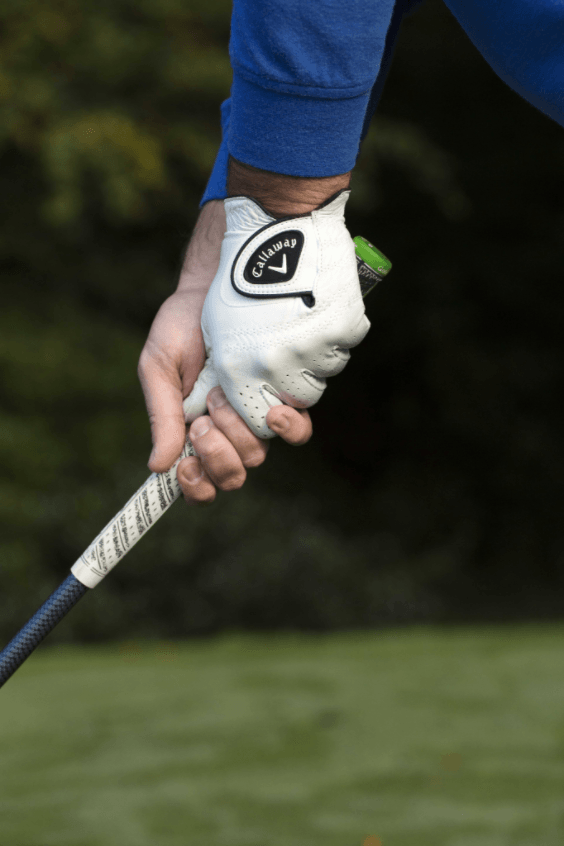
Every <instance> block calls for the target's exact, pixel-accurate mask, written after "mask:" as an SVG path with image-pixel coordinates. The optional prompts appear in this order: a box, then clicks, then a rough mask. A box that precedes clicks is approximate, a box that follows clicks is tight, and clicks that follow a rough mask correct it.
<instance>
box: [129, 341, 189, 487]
mask: <svg viewBox="0 0 564 846" xmlns="http://www.w3.org/2000/svg"><path fill="white" fill-rule="evenodd" d="M138 375H139V381H140V382H141V388H142V389H143V395H144V397H145V405H146V406H147V412H148V414H149V422H150V424H151V438H152V441H153V450H152V452H151V455H150V457H149V462H148V466H149V470H151V471H152V472H153V473H163V472H164V471H165V470H168V469H169V468H170V467H172V465H173V464H174V462H175V461H176V459H177V458H178V456H179V455H180V453H181V452H182V448H183V446H184V442H185V438H186V424H185V422H184V412H183V411H182V384H181V380H180V375H179V373H178V370H177V368H176V367H175V366H174V364H173V363H172V362H168V361H166V360H165V359H160V360H159V359H157V358H155V357H154V356H153V355H151V353H149V352H147V351H146V350H145V349H144V350H143V352H142V353H141V357H140V359H139V367H138Z"/></svg>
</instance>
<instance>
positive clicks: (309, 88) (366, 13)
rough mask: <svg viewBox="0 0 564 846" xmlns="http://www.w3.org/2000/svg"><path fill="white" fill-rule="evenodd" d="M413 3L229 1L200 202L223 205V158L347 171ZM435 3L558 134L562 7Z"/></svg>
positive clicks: (563, 60)
mask: <svg viewBox="0 0 564 846" xmlns="http://www.w3.org/2000/svg"><path fill="white" fill-rule="evenodd" d="M419 2H420V0H395V2H394V0H347V2H345V0H315V2H305V1H304V0H234V4H233V18H232V32H231V42H230V56H231V64H232V67H233V85H232V89H231V99H230V101H229V100H228V101H226V103H224V105H223V107H222V125H223V141H222V145H221V148H220V151H219V154H218V157H217V160H216V164H215V166H214V169H213V172H212V176H211V178H210V181H209V183H208V186H207V188H206V192H205V194H204V197H203V199H202V203H204V202H207V200H210V199H223V198H224V197H225V196H226V195H227V190H226V184H227V162H228V157H229V154H231V155H232V156H234V158H236V159H239V160H240V161H243V162H245V163H246V164H250V165H253V166H254V167H258V168H262V169H263V170H270V171H274V172H275V173H284V174H288V175H291V176H310V177H311V176H313V177H316V176H333V175H335V174H338V173H345V172H347V171H349V170H351V169H352V168H353V167H354V165H355V162H356V158H357V156H358V152H359V147H360V142H361V139H362V138H364V136H365V134H366V132H367V131H368V125H369V122H370V119H371V117H372V115H373V113H374V110H375V109H376V106H377V103H378V100H379V98H380V95H381V92H382V88H383V85H384V82H385V79H386V75H387V72H388V69H389V65H390V63H391V58H392V54H393V50H394V46H395V43H396V40H397V36H398V32H399V28H400V24H401V20H402V18H403V16H404V15H406V14H407V13H408V12H409V11H411V9H412V8H413V7H414V6H416V5H418V4H419ZM445 2H446V5H447V6H448V7H449V8H450V10H451V11H452V13H453V14H454V15H455V17H456V18H457V19H458V21H459V23H460V24H461V25H462V27H463V29H464V30H465V32H466V33H467V34H468V36H469V37H470V39H471V40H472V41H473V43H474V44H475V45H476V47H477V48H478V49H479V50H480V52H481V53H482V55H483V56H484V57H485V59H486V60H487V61H488V62H489V64H490V65H491V66H492V68H493V69H494V70H495V71H496V73H497V74H498V76H500V77H501V78H502V79H503V80H504V81H505V82H507V83H508V84H509V85H510V86H511V87H512V88H513V89H514V90H515V91H517V92H518V93H519V94H521V96H523V97H524V98H525V99H527V100H528V101H529V102H530V103H532V104H533V105H534V106H536V107H537V108H538V109H539V110H540V111H542V112H544V113H545V114H547V115H549V116H550V117H552V118H553V119H554V120H556V121H557V122H558V123H560V124H561V125H563V126H564V2H562V0H445ZM431 96H432V92H429V97H431ZM476 117H477V119H478V118H479V114H477V115H476Z"/></svg>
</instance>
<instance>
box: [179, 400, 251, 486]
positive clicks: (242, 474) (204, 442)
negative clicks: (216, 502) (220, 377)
mask: <svg viewBox="0 0 564 846" xmlns="http://www.w3.org/2000/svg"><path fill="white" fill-rule="evenodd" d="M188 436H189V438H190V440H191V441H192V444H193V446H194V449H195V451H196V454H197V455H198V457H199V459H200V462H201V464H202V467H203V468H204V470H205V471H206V473H207V474H208V476H209V478H210V480H211V482H213V484H214V485H216V486H217V487H218V488H219V489H220V490H222V491H234V490H238V489H239V488H240V487H242V485H243V483H244V481H245V479H246V478H247V471H246V470H245V468H244V466H243V462H242V461H241V459H240V458H239V455H238V453H237V450H236V449H235V447H234V446H233V444H232V443H230V442H229V440H228V439H227V438H226V436H225V435H224V434H223V432H220V430H219V429H218V428H217V426H215V424H214V422H213V420H212V419H211V417H209V416H207V415H206V416H205V417H198V418H197V419H196V420H194V422H193V423H192V425H191V426H190V431H189V433H188Z"/></svg>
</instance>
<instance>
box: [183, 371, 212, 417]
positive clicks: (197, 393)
mask: <svg viewBox="0 0 564 846" xmlns="http://www.w3.org/2000/svg"><path fill="white" fill-rule="evenodd" d="M218 385H219V379H218V378H217V373H216V372H215V367H214V366H213V361H212V358H211V356H210V357H209V358H207V359H206V363H205V364H204V367H203V369H202V370H201V372H200V375H199V376H198V378H197V379H196V381H195V382H194V387H193V388H192V390H191V392H190V393H189V394H188V396H187V397H186V399H185V400H184V402H183V404H182V408H183V411H184V420H185V422H186V423H192V422H193V421H194V420H195V419H196V417H201V415H202V414H206V412H207V410H208V407H207V404H206V398H207V395H208V394H209V392H210V391H211V389H212V388H215V387H217V386H218Z"/></svg>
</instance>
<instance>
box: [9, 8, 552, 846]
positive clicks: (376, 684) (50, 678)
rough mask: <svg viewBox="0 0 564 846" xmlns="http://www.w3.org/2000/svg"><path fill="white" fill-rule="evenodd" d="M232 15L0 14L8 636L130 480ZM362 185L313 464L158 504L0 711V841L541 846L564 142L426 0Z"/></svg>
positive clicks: (209, 139)
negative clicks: (367, 271) (355, 251)
mask: <svg viewBox="0 0 564 846" xmlns="http://www.w3.org/2000/svg"><path fill="white" fill-rule="evenodd" d="M229 16H230V3H229V2H227V0H206V2H205V3H204V2H197V0H137V2H135V3H132V2H130V0H111V2H110V0H81V2H79V3H73V2H70V0H53V2H50V3H44V2H40V0H3V2H2V4H1V5H0V33H1V35H0V46H1V49H0V198H1V200H0V206H1V209H2V223H1V226H0V266H1V278H2V306H1V308H0V392H1V396H0V636H1V638H2V641H3V642H7V641H8V639H9V638H10V637H11V636H12V635H13V634H14V633H15V631H16V630H17V629H18V628H19V627H20V625H22V624H23V623H24V621H26V620H27V618H28V617H29V615H30V614H31V613H32V612H33V611H35V609H36V608H37V607H38V606H39V605H40V604H41V603H42V602H43V601H44V600H45V599H46V598H47V596H48V595H49V594H50V593H51V591H52V590H53V589H54V588H55V587H56V586H57V585H58V584H59V583H60V582H61V581H62V580H63V579H64V578H65V577H66V575H67V573H68V571H69V568H70V566H71V565H72V563H73V562H74V561H75V560H76V558H77V557H78V556H79V555H80V553H81V552H82V551H83V550H84V549H85V548H86V546H87V545H88V544H89V543H90V541H91V540H92V539H93V538H94V536H95V535H96V534H97V533H98V531H99V530H100V529H101V528H102V527H103V526H104V525H105V524H106V522H107V521H108V520H109V519H110V518H111V517H112V516H113V515H114V514H115V512H116V511H117V510H118V509H119V508H121V506H122V505H123V504H124V503H125V501H126V500H127V499H128V498H129V497H130V495H131V494H132V493H133V491H135V490H136V488H137V487H138V486H139V485H140V484H141V483H142V482H143V481H144V479H145V477H146V476H147V474H148V471H147V468H146V462H147V460H148V456H149V452H150V448H151V444H150V433H149V426H148V422H147V419H146V414H145V409H144V403H143V397H142V393H141V389H140V387H139V384H138V381H137V375H136V367H137V360H138V357H139V353H140V351H141V349H142V346H143V344H144V340H145V337H146V335H147V332H148V330H149V327H150V325H151V322H152V319H153V317H154V315H155V313H156V311H157V309H158V307H159V305H160V304H161V302H162V301H163V300H164V299H165V297H166V296H167V295H168V294H169V293H171V292H172V290H173V289H174V288H175V286H176V281H177V275H178V272H179V267H180V263H181V259H182V254H183V250H184V248H185V246H186V243H187V240H188V238H189V235H190V232H191V229H192V227H193V225H194V222H195V219H196V215H197V207H198V202H199V198H200V197H201V195H202V192H203V189H204V186H205V184H206V181H207V177H208V174H209V171H210V169H211V166H212V163H213V161H214V157H215V152H216V150H217V148H218V145H219V141H220V129H219V105H220V103H221V101H222V100H223V99H224V98H225V97H226V96H228V92H229V85H230V66H229V60H228V53H227V44H228V38H229ZM353 187H354V190H353V194H352V197H351V201H350V204H349V209H348V215H347V220H348V225H349V229H350V230H351V232H352V233H353V234H361V235H364V236H365V237H367V238H368V239H369V240H371V241H373V242H374V243H375V244H376V245H377V246H378V247H379V248H380V249H382V250H383V251H384V252H385V253H386V254H387V255H388V256H389V257H390V258H391V260H392V261H393V265H394V268H393V271H392V273H391V275H390V276H389V277H388V279H387V280H386V281H385V282H383V283H382V284H381V285H380V286H379V288H378V289H377V290H376V292H375V293H374V294H372V295H371V297H370V299H369V300H368V301H367V311H368V315H369V317H370V320H371V322H372V329H371V332H370V333H369V335H368V336H367V339H366V340H365V341H364V342H363V343H362V345H361V346H360V347H359V348H358V349H356V350H355V351H354V355H353V356H352V360H351V363H350V364H349V365H348V366H347V368H346V371H345V372H344V374H343V375H341V376H338V377H336V378H335V379H334V380H333V379H332V380H331V381H330V384H329V387H328V390H327V391H326V393H325V395H324V396H323V398H322V400H321V402H320V403H319V404H318V405H317V406H316V407H315V408H314V409H313V410H312V417H313V421H314V437H313V439H312V440H311V442H310V443H309V444H307V445H306V446H303V447H300V448H291V447H289V446H287V445H286V444H284V443H282V442H280V441H276V442H272V444H271V449H270V453H269V456H268V460H267V462H266V463H265V464H264V465H263V466H262V467H260V468H258V469H256V470H253V471H251V472H250V473H249V475H248V481H247V482H246V484H245V486H244V488H243V489H242V490H241V491H238V492H236V493H231V494H221V493H220V494H219V495H218V498H217V500H216V503H215V504H214V505H213V506H212V507H209V508H203V509H194V508H192V509H189V508H187V507H186V506H185V505H184V504H178V505H177V506H175V507H174V508H173V509H172V510H171V512H170V513H168V514H167V515H166V516H165V517H164V518H163V519H162V520H161V521H160V522H159V523H158V524H157V525H156V526H155V528H154V529H153V530H152V531H151V532H150V533H149V534H148V535H147V537H145V538H144V539H143V541H142V542H141V543H140V544H139V545H138V546H137V547H136V548H135V550H134V551H132V553H131V554H130V556H128V557H127V559H126V560H125V561H124V562H123V563H122V564H121V565H120V566H119V567H118V568H117V569H116V570H115V571H114V572H112V574H111V576H110V577H109V578H108V579H106V580H105V581H104V582H103V583H102V584H101V585H100V587H98V588H97V590H95V591H93V592H92V593H91V594H88V595H87V597H86V598H85V599H84V600H83V602H82V603H81V604H80V606H79V608H78V609H76V610H75V611H73V612H72V613H71V614H70V615H69V616H68V617H67V618H66V619H65V620H64V622H63V623H61V625H59V626H58V627H57V628H56V629H55V631H54V632H53V633H52V634H51V635H50V636H49V639H48V641H47V643H46V645H45V646H44V647H43V646H42V647H41V648H40V649H39V650H38V652H37V653H36V654H35V655H34V656H32V658H30V660H29V661H28V662H27V663H26V665H25V667H24V668H22V670H20V671H19V672H18V674H17V676H16V677H15V678H14V679H13V680H12V681H11V682H10V684H9V686H8V687H7V688H6V690H5V691H4V690H3V691H2V706H1V708H2V715H3V716H2V721H1V730H0V761H1V765H0V820H1V822H0V838H1V839H2V840H3V841H5V842H6V843H8V842H9V843H10V846H38V844H39V843H40V844H41V846H102V844H103V846H154V844H155V843H159V846H185V844H186V843H192V842H194V843H195V842H197V843H198V846H212V844H213V846H218V844H220V843H221V844H223V843H229V844H230V846H238V844H240V846H265V845H266V846H268V844H272V846H304V844H307V846H345V845H346V844H355V846H360V844H364V846H392V844H393V846H414V844H417V846H525V844H526V846H534V844H536V845H537V846H559V844H561V843H562V834H563V833H564V805H563V801H562V796H563V795H564V790H563V789H562V788H563V787H564V724H563V722H562V714H563V713H564V711H563V709H562V702H563V700H564V683H563V681H562V672H561V669H562V649H563V647H564V630H563V629H562V628H561V626H560V622H559V621H560V620H561V618H562V610H563V603H564V525H563V520H562V514H563V506H564V491H563V486H562V479H563V471H564V439H563V438H562V431H563V422H564V420H563V414H564V412H563V407H564V405H563V404H562V393H563V390H562V389H563V381H564V341H563V338H562V328H561V327H562V325H563V319H564V287H563V285H562V268H563V266H564V265H563V260H564V239H563V238H562V231H563V226H564V211H563V204H562V197H563V195H564V135H563V133H562V128H561V127H559V126H558V125H557V124H555V123H553V122H551V121H550V120H549V119H548V118H546V117H544V116H543V115H542V114H540V113H538V112H537V111H535V109H533V107H531V106H530V105H528V104H527V103H526V102H524V101H523V100H521V99H520V98H519V97H518V96H517V95H516V94H515V93H513V92H512V91H511V90H510V89H509V88H508V87H507V86H506V85H505V84H504V83H503V82H501V81H500V79H499V78H498V77H497V76H496V75H495V74H494V73H493V71H492V70H491V69H490V68H489V66H488V65H487V64H486V62H485V61H484V60H483V59H482V58H481V56H480V54H479V53H478V51H477V50H476V49H475V48H474V47H473V46H472V45H471V43H470V42H469V41H468V39H467V38H466V36H465V35H464V33H463V32H462V31H461V29H460V28H459V26H458V25H457V23H456V22H455V20H454V18H453V17H452V16H451V15H450V13H449V12H448V10H447V9H446V7H445V6H444V5H443V3H442V2H440V0H426V2H425V3H423V5H422V6H421V7H420V8H419V9H418V10H417V11H416V12H415V13H414V14H413V15H412V16H411V17H409V18H408V19H406V21H405V23H404V25H403V29H402V32H401V35H400V40H399V45H398V48H397V52H396V55H395V59H394V62H393V65H392V70H391V73H390V76H389V79H388V82H387V85H386V88H385V93H384V96H383V99H382V102H381V105H380V108H379V110H378V114H377V117H376V118H375V120H374V124H373V126H372V128H371V132H370V134H369V136H368V138H367V140H366V142H365V144H364V148H363V151H362V155H361V158H360V161H359V164H358V167H357V169H356V171H355V173H354V186H353ZM559 397H560V399H559ZM212 636H213V637H212ZM102 809H103V813H102V812H101V811H102ZM24 812H25V813H24Z"/></svg>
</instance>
